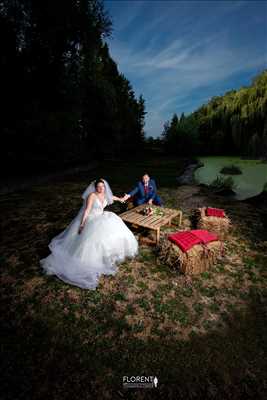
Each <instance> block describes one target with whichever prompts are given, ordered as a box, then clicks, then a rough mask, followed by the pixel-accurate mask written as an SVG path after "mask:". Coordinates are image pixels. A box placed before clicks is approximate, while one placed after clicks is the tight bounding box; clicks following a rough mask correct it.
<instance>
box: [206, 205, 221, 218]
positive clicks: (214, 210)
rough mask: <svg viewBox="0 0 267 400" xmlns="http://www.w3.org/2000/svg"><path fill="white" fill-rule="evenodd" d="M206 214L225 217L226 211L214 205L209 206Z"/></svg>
mask: <svg viewBox="0 0 267 400" xmlns="http://www.w3.org/2000/svg"><path fill="white" fill-rule="evenodd" d="M206 215H207V217H220V218H224V217H225V212H224V210H222V209H220V208H212V207H208V208H207V209H206Z"/></svg>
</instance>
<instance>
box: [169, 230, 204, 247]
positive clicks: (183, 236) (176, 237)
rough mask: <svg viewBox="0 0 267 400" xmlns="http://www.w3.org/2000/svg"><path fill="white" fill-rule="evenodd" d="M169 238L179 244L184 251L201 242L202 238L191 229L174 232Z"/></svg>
mask: <svg viewBox="0 0 267 400" xmlns="http://www.w3.org/2000/svg"><path fill="white" fill-rule="evenodd" d="M168 239H169V240H170V241H171V242H173V243H175V244H176V245H178V246H179V247H180V249H181V250H182V251H187V250H189V249H191V247H193V246H194V245H195V244H198V243H200V239H199V238H198V237H197V236H195V235H194V234H193V233H191V232H190V231H186V232H176V233H173V234H171V235H169V236H168Z"/></svg>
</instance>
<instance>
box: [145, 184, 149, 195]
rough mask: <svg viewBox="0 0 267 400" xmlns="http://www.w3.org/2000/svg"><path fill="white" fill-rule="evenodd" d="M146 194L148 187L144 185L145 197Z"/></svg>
mask: <svg viewBox="0 0 267 400" xmlns="http://www.w3.org/2000/svg"><path fill="white" fill-rule="evenodd" d="M147 193H148V185H145V195H147Z"/></svg>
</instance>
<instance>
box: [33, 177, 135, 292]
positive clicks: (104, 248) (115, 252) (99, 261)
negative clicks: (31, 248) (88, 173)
mask: <svg viewBox="0 0 267 400" xmlns="http://www.w3.org/2000/svg"><path fill="white" fill-rule="evenodd" d="M82 198H83V199H84V202H83V206H82V207H81V209H80V211H79V213H78V214H77V216H76V217H75V218H74V219H73V220H72V222H71V223H70V225H69V226H68V227H67V228H66V229H65V230H64V231H63V232H61V233H60V234H59V235H57V236H56V237H54V238H53V239H52V241H51V242H50V244H49V249H50V250H51V254H50V255H49V256H48V257H46V258H44V259H42V260H41V261H40V263H41V266H42V268H43V269H44V271H45V272H46V273H47V274H48V275H57V276H58V278H60V279H61V280H63V281H64V282H66V283H70V284H72V285H75V286H79V287H81V288H86V289H95V288H96V286H97V285H98V279H99V277H100V275H102V274H105V275H114V274H115V273H116V271H117V265H116V264H117V263H118V262H122V261H123V260H125V258H127V257H134V256H135V255H136V254H137V252H138V242H137V240H136V239H135V237H134V235H133V233H132V232H131V231H130V230H129V228H128V227H127V226H126V225H125V223H124V222H123V221H122V219H121V218H120V217H118V216H117V215H116V214H114V213H113V212H108V211H104V208H105V207H106V206H107V205H108V204H112V203H113V201H122V199H120V198H118V197H116V196H113V194H112V191H111V189H110V186H109V184H108V183H107V181H106V180H104V179H98V180H96V181H94V182H92V183H91V184H90V185H89V186H88V188H87V189H86V190H85V192H84V193H83V195H82Z"/></svg>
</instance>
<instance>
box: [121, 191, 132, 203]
mask: <svg viewBox="0 0 267 400" xmlns="http://www.w3.org/2000/svg"><path fill="white" fill-rule="evenodd" d="M130 197H131V196H129V195H128V194H126V193H125V195H124V196H123V197H122V201H123V202H125V201H126V200H128V199H129V198H130Z"/></svg>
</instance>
